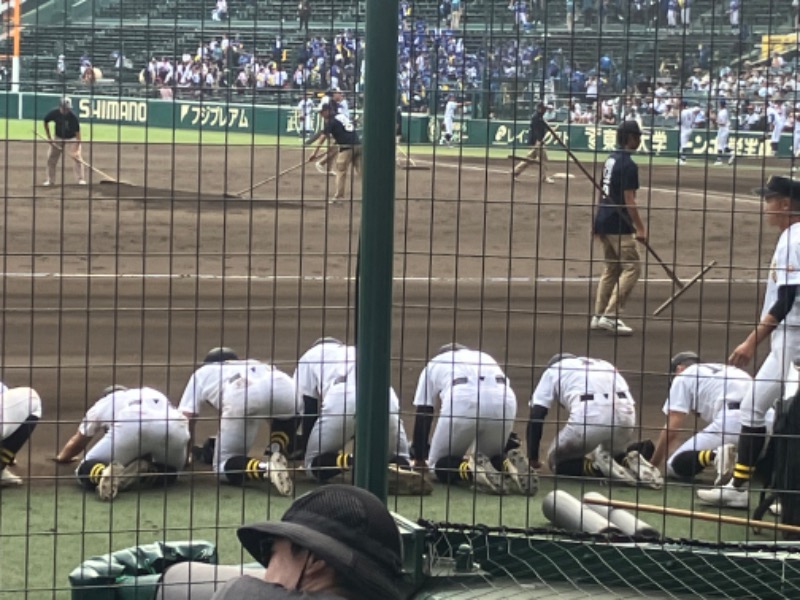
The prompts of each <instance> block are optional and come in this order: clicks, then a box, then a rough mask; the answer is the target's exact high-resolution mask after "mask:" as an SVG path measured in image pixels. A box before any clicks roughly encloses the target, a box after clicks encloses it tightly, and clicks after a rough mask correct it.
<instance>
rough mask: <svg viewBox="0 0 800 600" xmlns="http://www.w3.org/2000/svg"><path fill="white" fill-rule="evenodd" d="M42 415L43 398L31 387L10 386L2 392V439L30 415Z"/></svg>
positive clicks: (0, 405) (0, 415)
mask: <svg viewBox="0 0 800 600" xmlns="http://www.w3.org/2000/svg"><path fill="white" fill-rule="evenodd" d="M31 416H34V417H41V416H42V400H41V399H40V398H39V394H37V393H36V390H34V389H31V388H29V387H18V388H10V389H6V390H4V391H3V393H2V394H0V434H1V435H0V440H4V439H6V438H7V437H8V436H10V435H11V434H12V433H14V432H15V431H16V430H17V429H19V427H20V425H22V424H23V423H24V422H25V421H26V420H27V419H28V417H31Z"/></svg>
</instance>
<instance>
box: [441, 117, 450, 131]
mask: <svg viewBox="0 0 800 600" xmlns="http://www.w3.org/2000/svg"><path fill="white" fill-rule="evenodd" d="M442 124H443V125H444V132H445V134H446V135H453V119H451V118H449V117H445V118H444V119H442Z"/></svg>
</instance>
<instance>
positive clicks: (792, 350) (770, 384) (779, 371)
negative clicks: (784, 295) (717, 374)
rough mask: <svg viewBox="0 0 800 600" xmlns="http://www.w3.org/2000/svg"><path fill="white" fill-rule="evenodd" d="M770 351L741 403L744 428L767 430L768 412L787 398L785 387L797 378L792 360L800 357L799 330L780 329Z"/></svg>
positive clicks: (782, 327) (774, 337)
mask: <svg viewBox="0 0 800 600" xmlns="http://www.w3.org/2000/svg"><path fill="white" fill-rule="evenodd" d="M770 348H771V351H770V353H769V355H768V356H767V359H766V360H765V361H764V363H763V364H762V365H761V368H760V369H759V370H758V373H756V376H755V379H754V380H753V387H752V393H750V394H747V395H746V396H745V398H744V400H743V401H742V416H741V421H742V425H744V426H745V427H764V426H765V425H766V414H767V411H768V410H769V409H770V408H772V407H773V406H774V405H775V403H776V402H777V401H778V400H781V399H782V398H783V397H784V391H785V384H786V382H787V381H790V380H792V378H796V376H795V375H794V374H793V373H792V371H793V370H794V367H793V366H792V361H793V360H794V359H795V358H796V357H798V356H800V328H798V327H789V326H785V325H784V326H779V327H778V328H777V329H775V331H773V332H772V340H771V342H770Z"/></svg>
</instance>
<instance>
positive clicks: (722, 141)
mask: <svg viewBox="0 0 800 600" xmlns="http://www.w3.org/2000/svg"><path fill="white" fill-rule="evenodd" d="M730 125H731V119H730V113H729V112H728V109H727V108H725V107H722V108H720V109H719V111H717V153H719V154H722V153H723V152H727V151H728V150H729V148H728V138H729V137H730V133H731V130H730Z"/></svg>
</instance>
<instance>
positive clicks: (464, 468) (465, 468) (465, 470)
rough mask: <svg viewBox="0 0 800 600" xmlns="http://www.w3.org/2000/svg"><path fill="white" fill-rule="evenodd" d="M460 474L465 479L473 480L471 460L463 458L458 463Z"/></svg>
mask: <svg viewBox="0 0 800 600" xmlns="http://www.w3.org/2000/svg"><path fill="white" fill-rule="evenodd" d="M458 476H459V477H460V478H461V479H462V480H463V481H472V473H471V472H470V470H469V461H467V460H463V461H461V462H460V463H459V464H458Z"/></svg>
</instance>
